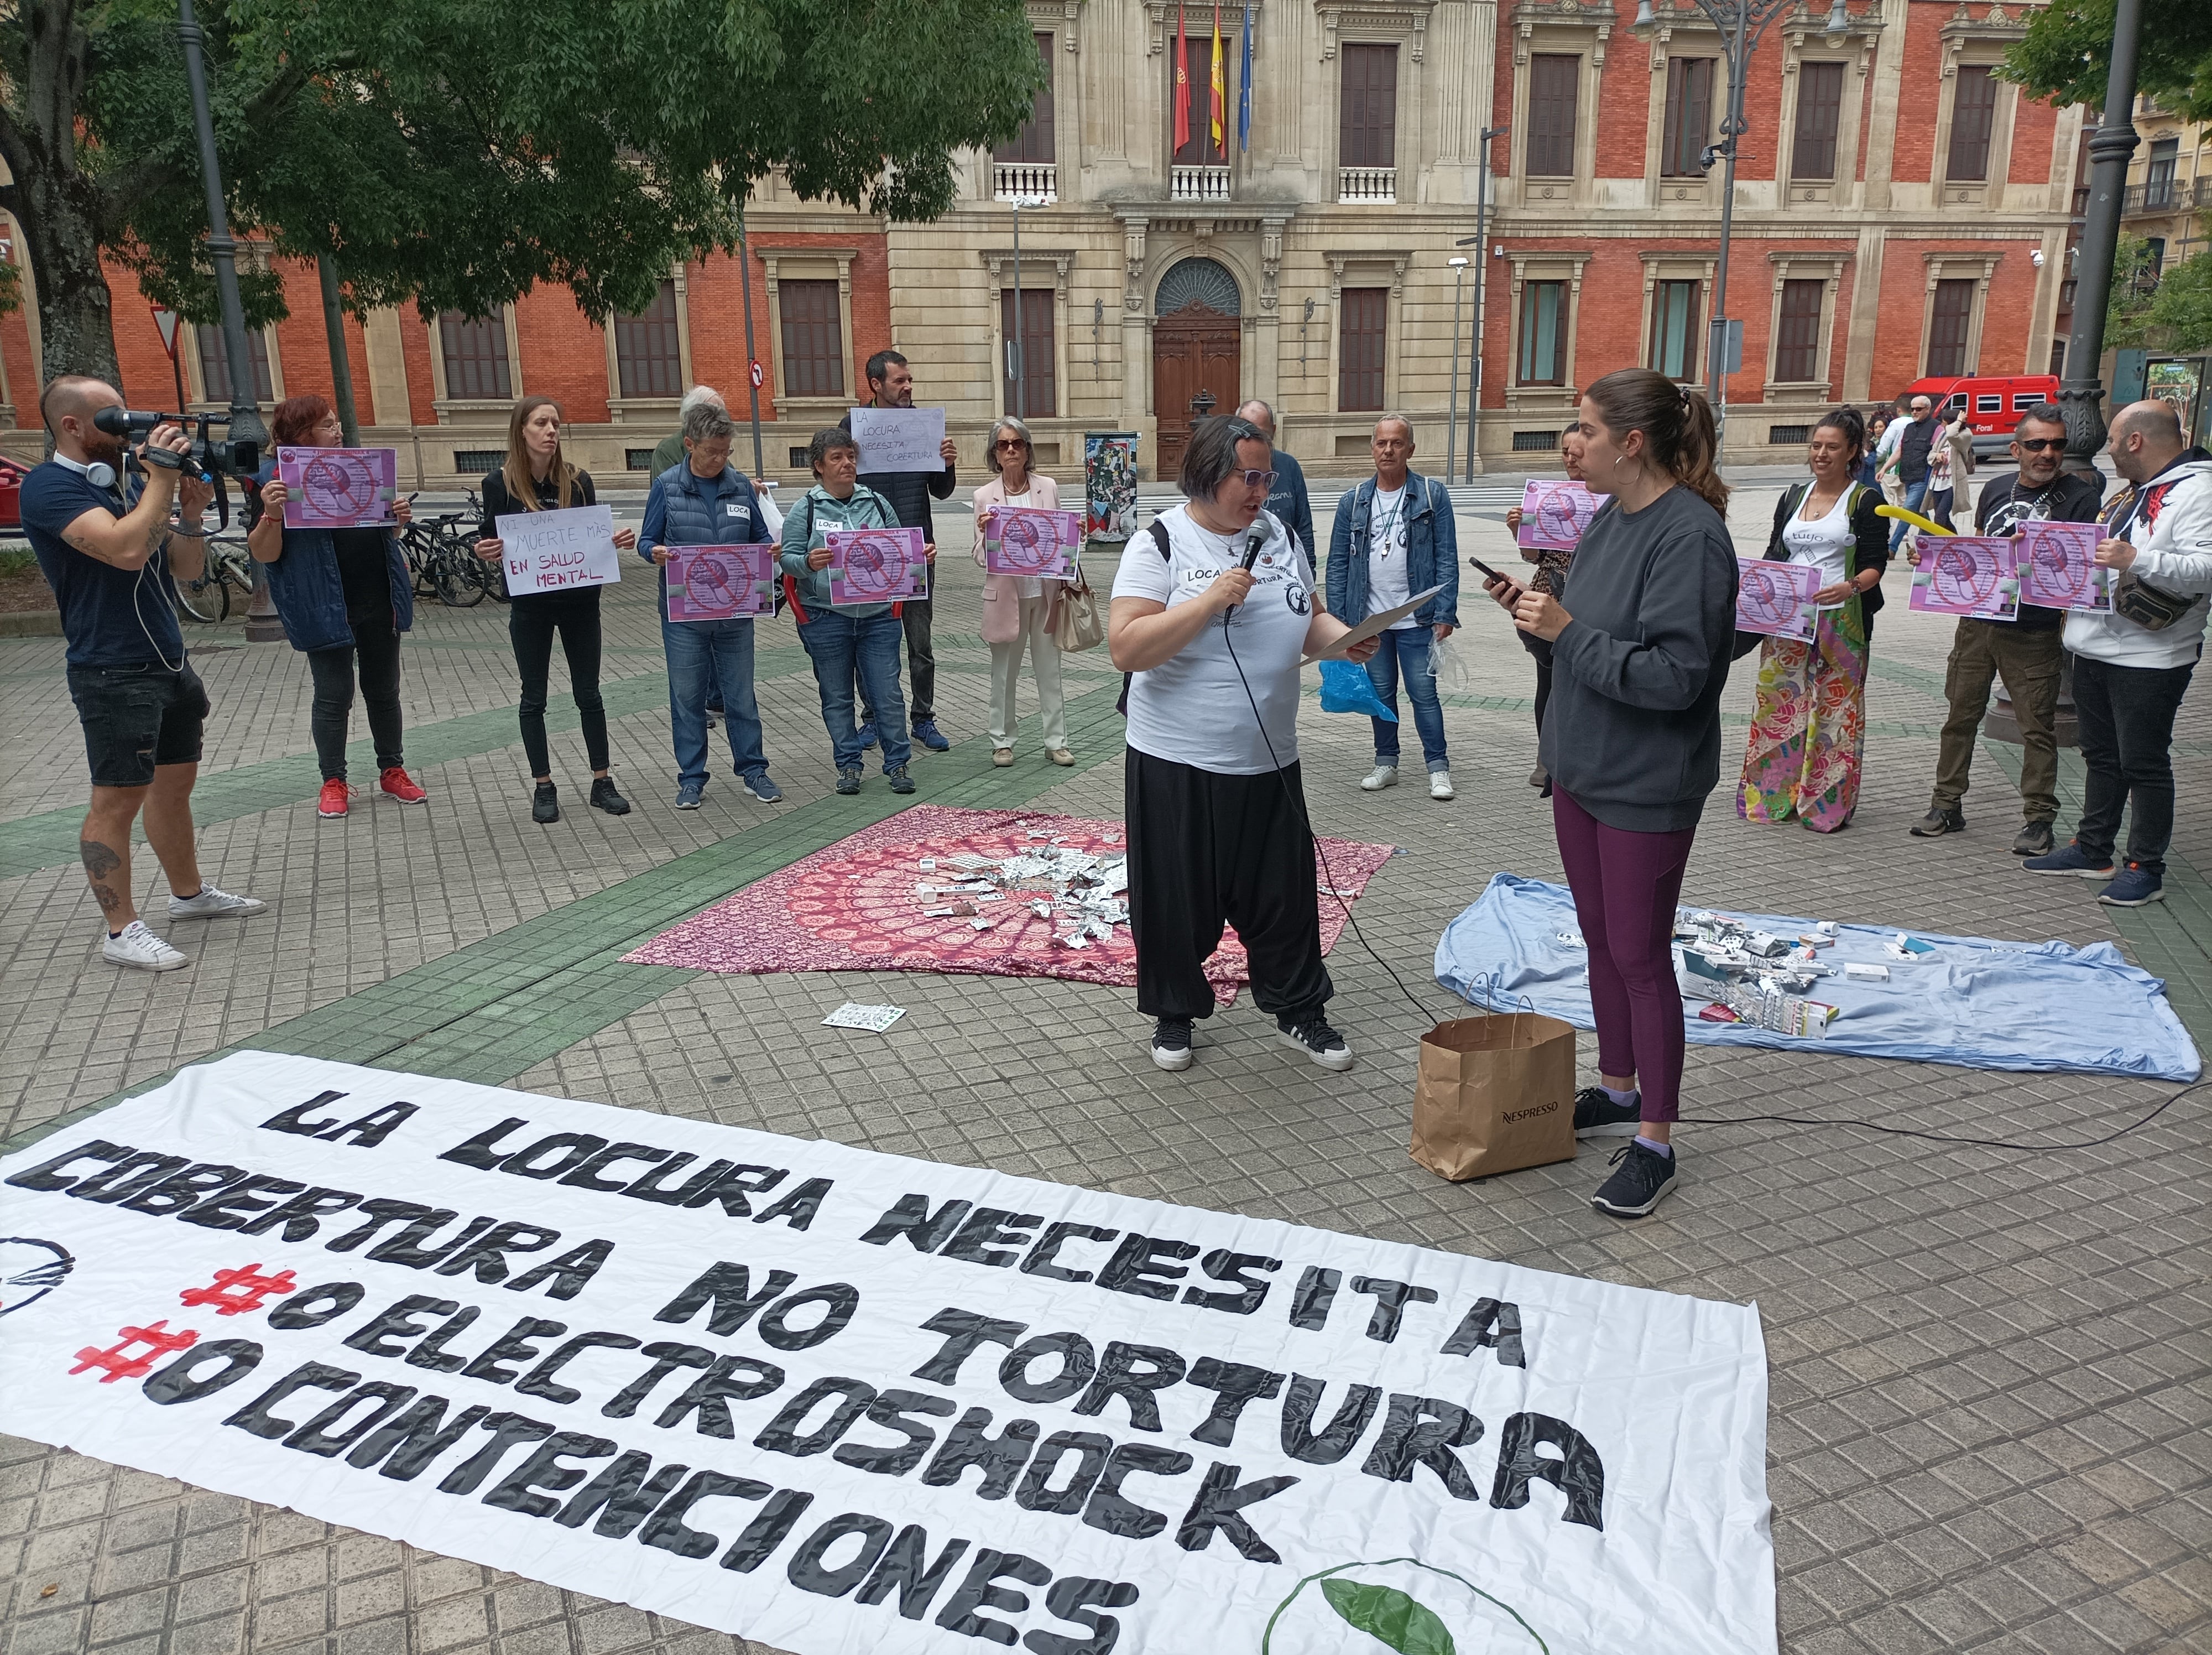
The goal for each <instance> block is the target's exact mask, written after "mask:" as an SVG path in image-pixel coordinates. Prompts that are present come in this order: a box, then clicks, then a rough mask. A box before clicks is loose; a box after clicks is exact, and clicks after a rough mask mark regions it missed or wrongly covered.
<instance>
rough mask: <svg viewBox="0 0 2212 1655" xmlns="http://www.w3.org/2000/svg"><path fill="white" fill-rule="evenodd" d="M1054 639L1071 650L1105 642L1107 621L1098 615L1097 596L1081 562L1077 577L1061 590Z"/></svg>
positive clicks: (1062, 647) (1074, 651)
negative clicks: (1092, 590) (1085, 576)
mask: <svg viewBox="0 0 2212 1655" xmlns="http://www.w3.org/2000/svg"><path fill="white" fill-rule="evenodd" d="M1052 641H1053V642H1054V643H1056V644H1058V645H1059V646H1060V648H1061V649H1062V650H1064V651H1066V652H1067V653H1068V654H1074V653H1076V652H1077V651H1079V650H1084V649H1095V648H1097V647H1098V646H1099V645H1100V644H1102V643H1103V642H1106V624H1105V622H1103V620H1101V619H1100V618H1099V615H1098V599H1097V597H1096V596H1094V595H1093V594H1092V593H1091V582H1090V581H1088V580H1086V579H1085V578H1084V574H1083V568H1082V565H1081V564H1078V565H1077V566H1076V571H1075V579H1074V580H1073V581H1070V582H1069V583H1068V584H1067V587H1066V589H1065V590H1064V591H1062V592H1061V593H1060V601H1059V602H1058V603H1057V604H1054V605H1053V610H1052Z"/></svg>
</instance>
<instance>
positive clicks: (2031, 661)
mask: <svg viewBox="0 0 2212 1655" xmlns="http://www.w3.org/2000/svg"><path fill="white" fill-rule="evenodd" d="M2012 453H2013V458H2014V459H2015V460H2016V461H2018V462H2019V466H2020V469H2019V470H2018V471H2017V472H2015V474H2014V475H2012V476H2010V477H2001V478H1995V479H1994V480H1992V481H1991V482H1990V484H1988V485H1987V486H1985V487H1984V489H1983V490H1982V496H1981V498H1980V499H1979V500H1978V501H1977V502H1975V505H1974V532H1975V533H1977V534H1992V535H2008V534H2017V533H2019V532H2020V526H2021V524H2022V523H2026V522H2032V521H2045V522H2055V523H2093V522H2095V521H2096V520H2097V505H2098V502H2100V501H2101V500H2102V499H2103V498H2104V495H2105V479H2104V478H2102V477H2101V476H2098V475H2094V474H2092V475H2089V476H2083V475H2081V474H2080V473H2078V472H2065V471H2062V470H2061V469H2060V462H2061V461H2062V460H2063V459H2064V458H2065V454H2066V423H2065V418H2064V417H2063V415H2061V414H2060V413H2059V411H2058V410H2057V409H2056V408H2054V407H2052V406H2051V405H2050V404H2048V403H2045V404H2043V405H2040V406H2039V407H2035V408H2031V409H2029V410H2028V411H2027V413H2025V414H2023V415H2022V416H2021V420H2020V423H2019V424H2018V425H2017V426H2015V428H2014V429H2013V438H2012ZM1911 561H1912V563H1914V564H1915V565H1917V564H1918V563H1919V562H1920V553H1919V552H1918V551H1914V552H1913V553H1912V554H1911ZM2065 620H2066V615H2065V611H2063V610H2057V609H2045V608H2044V607H2043V606H2042V605H2039V604H2022V605H2021V606H2020V618H2019V619H2018V620H2016V621H1984V620H1976V619H1975V618H1972V616H1961V617H1960V620H1959V630H1958V634H1957V636H1956V638H1955V639H1954V642H1953V643H1952V645H1951V660H1950V664H1949V665H1948V667H1947V668H1946V669H1945V671H1944V674H1943V694H1944V698H1945V699H1946V700H1947V701H1948V702H1949V703H1950V713H1949V715H1948V716H1947V717H1946V718H1945V719H1944V721H1943V737H1942V745H1941V746H1940V747H1939V748H1938V750H1937V756H1936V794H1935V798H1934V800H1933V801H1932V802H1931V803H1930V804H1929V806H1928V814H1927V815H1926V816H1924V817H1923V818H1921V819H1920V820H1919V821H1918V822H1917V823H1915V824H1913V827H1912V837H1914V838H1916V839H1940V838H1942V837H1943V836H1944V835H1945V834H1947V833H1958V832H1960V831H1963V830H1964V829H1965V827H1966V812H1965V811H1964V810H1963V809H1962V808H1960V800H1963V799H1965V797H1966V775H1967V771H1968V770H1969V769H1970V767H1971V766H1972V764H1973V759H1974V743H1975V741H1976V740H1977V739H1978V738H1979V736H1980V733H1981V727H1982V715H1983V714H1984V712H1986V711H1987V710H1988V709H1989V704H1990V684H1991V683H1992V682H1993V681H1995V680H1996V678H2003V680H2004V686H2005V693H2006V695H2008V697H2011V699H2012V711H2013V717H2014V719H2015V721H2016V722H2018V724H2019V726H2020V743H2021V772H2020V798H2021V812H2022V814H2023V815H2024V816H2025V817H2026V818H2027V820H2026V822H2025V823H2024V824H2023V825H2022V826H2021V830H2020V832H2019V834H2018V836H2017V837H2015V838H2014V840H2013V842H2012V854H2013V855H2015V856H2044V855H2049V854H2050V853H2051V846H2052V843H2053V840H2052V837H2051V822H2052V820H2053V819H2054V818H2056V817H2057V814H2058V737H2057V715H2058V679H2059V675H2060V672H2061V670H2062V669H2063V666H2064V665H2065V660H2066V651H2065V648H2064V646H2063V643H2062V642H2061V629H2062V628H2063V625H2064V624H2065Z"/></svg>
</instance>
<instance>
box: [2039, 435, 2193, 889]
mask: <svg viewBox="0 0 2212 1655" xmlns="http://www.w3.org/2000/svg"><path fill="white" fill-rule="evenodd" d="M2110 453H2111V454H2112V465H2113V469H2114V470H2116V471H2118V472H2119V474H2120V477H2121V478H2122V480H2123V481H2124V482H2125V483H2127V484H2129V485H2130V486H2129V487H2128V488H2127V489H2126V490H2123V491H2122V492H2121V493H2120V494H2119V495H2118V496H2115V497H2114V499H2113V500H2112V503H2111V504H2110V505H2109V506H2107V507H2106V514H2105V522H2106V533H2107V535H2108V537H2109V538H2106V540H2104V541H2103V542H2102V543H2101V544H2100V545H2099V546H2098V548H2097V561H2098V562H2099V563H2101V564H2103V565H2104V566H2105V567H2106V568H2107V569H2118V570H2119V571H2120V581H2119V586H2118V591H2117V592H2116V593H2114V596H2113V600H2112V612H2111V613H2109V614H2092V613H2089V612H2087V611H2081V610H2075V611H2069V613H2068V615H2067V617H2066V648H2068V649H2069V650H2071V651H2072V652H2073V654H2074V705H2075V709H2076V710H2077V711H2078V712H2079V713H2080V715H2081V758H2082V762H2083V763H2084V764H2086V765H2087V767H2088V772H2089V777H2088V786H2087V793H2086V796H2085V798H2084V799H2083V801H2082V807H2081V822H2080V824H2078V825H2077V826H2076V827H2075V831H2074V840H2073V843H2070V844H2068V845H2064V846H2062V847H2061V848H2060V849H2057V850H2055V851H2053V852H2052V853H2051V855H2048V856H2036V857H2032V858H2030V859H2029V860H2028V861H2027V862H2025V863H2023V864H2022V866H2023V867H2026V868H2027V870H2028V871H2029V872H2030V873H2061V874H2072V875H2075V876H2077V877H2079V878H2082V879H2107V880H2110V881H2111V882H2110V883H2109V884H2108V885H2106V887H2105V889H2104V891H2103V892H2102V894H2101V896H2100V898H2099V899H2100V901H2103V902H2107V903H2111V904H2113V905H2114V906H2115V907H2119V908H2140V907H2142V905H2143V904H2145V903H2151V902H2157V901H2159V900H2160V899H2161V898H2162V897H2164V896H2165V894H2166V891H2165V889H2164V886H2165V875H2166V860H2165V858H2166V845H2167V843H2169V842H2170V841H2171V840H2172V837H2173V763H2172V758H2171V756H2170V751H2169V750H2170V748H2171V746H2172V741H2173V719H2174V715H2175V714H2176V713H2177V712H2179V710H2180V709H2181V697H2182V696H2183V695H2184V694H2185V692H2186V691H2187V690H2188V688H2189V679H2190V675H2191V673H2193V672H2196V670H2197V657H2198V656H2199V655H2200V654H2203V649H2204V622H2205V618H2206V615H2207V613H2208V611H2212V599H2208V597H2207V595H2206V594H2208V593H2212V459H2204V458H2203V456H2202V454H2201V453H2198V452H2196V451H2192V450H2191V449H2190V448H2189V447H2188V446H2187V443H2186V440H2185V438H2184V437H2183V436H2182V434H2181V422H2180V421H2179V420H2178V419H2176V418H2175V417H2174V413H2173V410H2172V409H2171V408H2170V407H2168V406H2167V405H2166V404H2164V403H2162V402H2138V403H2134V404H2131V405H2129V406H2128V407H2125V408H2123V409H2122V410H2120V411H2119V413H2118V415H2117V416H2115V417H2114V418H2113V420H2112V443H2111V447H2110ZM2130 800H2133V802H2134V806H2135V811H2134V819H2133V822H2132V824H2131V825H2130V829H2129V832H2128V855H2127V866H2126V867H2124V868H2123V869H2119V870H2117V871H2116V870H2115V869H2114V867H2113V866H2112V849H2113V846H2114V843H2115V842H2116V841H2117V840H2118V837H2119V831H2120V814H2121V812H2122V811H2123V810H2124V808H2125V807H2126V806H2127V805H2128V804H2129V802H2130Z"/></svg>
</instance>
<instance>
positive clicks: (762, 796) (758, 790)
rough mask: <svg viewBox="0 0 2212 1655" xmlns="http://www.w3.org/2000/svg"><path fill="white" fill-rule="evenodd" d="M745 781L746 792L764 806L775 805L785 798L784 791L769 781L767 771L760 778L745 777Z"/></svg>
mask: <svg viewBox="0 0 2212 1655" xmlns="http://www.w3.org/2000/svg"><path fill="white" fill-rule="evenodd" d="M743 780H744V784H745V791H746V792H747V793H749V794H752V796H753V797H754V798H756V799H757V800H760V801H761V803H763V805H773V804H775V803H776V802H777V801H778V800H781V799H782V797H783V789H782V788H779V787H778V786H776V784H775V782H771V781H769V775H768V772H767V771H766V770H763V771H762V772H761V773H760V774H759V775H758V776H745V777H744V778H743Z"/></svg>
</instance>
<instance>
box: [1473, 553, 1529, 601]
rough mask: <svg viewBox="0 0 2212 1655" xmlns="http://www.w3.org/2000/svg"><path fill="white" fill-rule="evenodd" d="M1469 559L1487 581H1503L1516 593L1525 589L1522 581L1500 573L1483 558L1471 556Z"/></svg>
mask: <svg viewBox="0 0 2212 1655" xmlns="http://www.w3.org/2000/svg"><path fill="white" fill-rule="evenodd" d="M1467 561H1468V563H1472V564H1473V565H1474V568H1475V571H1476V572H1477V573H1478V574H1480V575H1481V576H1482V577H1483V580H1484V581H1485V582H1486V583H1487V582H1489V581H1504V583H1505V584H1506V585H1507V586H1508V587H1511V588H1512V589H1513V590H1514V591H1515V592H1516V593H1518V592H1520V591H1522V589H1523V588H1522V585H1521V583H1520V582H1519V581H1516V580H1515V579H1514V578H1513V577H1512V576H1511V575H1500V574H1499V573H1498V571H1497V570H1496V569H1492V568H1491V566H1490V565H1489V564H1487V563H1484V562H1483V561H1482V559H1481V558H1480V557H1470V558H1468V560H1467Z"/></svg>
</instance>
